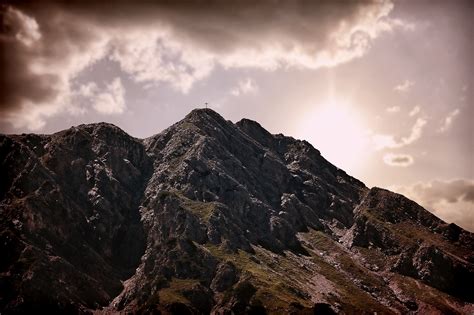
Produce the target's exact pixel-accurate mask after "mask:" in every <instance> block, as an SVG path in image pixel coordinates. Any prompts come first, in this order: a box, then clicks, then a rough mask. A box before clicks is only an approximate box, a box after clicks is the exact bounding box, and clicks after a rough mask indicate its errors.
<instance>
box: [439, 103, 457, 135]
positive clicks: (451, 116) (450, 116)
mask: <svg viewBox="0 0 474 315" xmlns="http://www.w3.org/2000/svg"><path fill="white" fill-rule="evenodd" d="M460 112H461V111H460V110H459V109H458V108H456V109H455V110H453V111H452V112H450V113H449V114H448V116H446V118H445V119H444V121H443V125H442V126H441V127H440V128H439V129H438V132H440V133H443V132H446V131H448V130H449V129H450V128H451V125H452V124H453V121H454V119H455V118H456V116H458V115H459V113H460Z"/></svg>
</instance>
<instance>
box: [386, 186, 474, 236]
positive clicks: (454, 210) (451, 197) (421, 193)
mask: <svg viewBox="0 0 474 315" xmlns="http://www.w3.org/2000/svg"><path fill="white" fill-rule="evenodd" d="M390 188H391V189H392V190H394V191H396V192H399V193H401V194H404V195H405V196H407V197H409V198H411V199H413V200H415V201H416V202H418V203H420V204H421V205H422V206H423V207H425V208H427V209H428V210H430V211H431V212H433V213H434V214H436V215H437V216H439V217H440V218H441V219H443V220H445V221H446V222H454V223H456V224H458V225H460V226H462V227H464V228H465V229H468V230H469V231H471V232H474V180H469V179H453V180H433V181H430V182H420V183H416V184H413V185H409V186H394V187H390Z"/></svg>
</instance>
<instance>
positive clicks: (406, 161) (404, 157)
mask: <svg viewBox="0 0 474 315" xmlns="http://www.w3.org/2000/svg"><path fill="white" fill-rule="evenodd" d="M383 161H384V162H385V164H387V165H390V166H399V167H407V166H410V165H412V164H413V163H414V159H413V157H412V156H411V155H408V154H394V153H388V154H385V156H384V157H383Z"/></svg>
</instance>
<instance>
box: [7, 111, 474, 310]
mask: <svg viewBox="0 0 474 315" xmlns="http://www.w3.org/2000/svg"><path fill="white" fill-rule="evenodd" d="M0 156H1V157H2V159H1V160H2V165H1V167H0V176H1V177H2V178H5V179H7V180H5V181H4V180H2V185H1V186H0V199H1V200H2V201H1V204H0V207H1V222H0V224H1V225H0V226H1V232H0V233H1V234H0V241H1V242H0V244H2V245H1V246H2V248H1V249H2V252H6V253H8V255H7V258H6V259H5V260H4V262H3V263H2V266H1V269H0V272H1V276H0V284H1V285H0V293H1V294H0V296H1V298H0V310H3V311H4V312H6V313H8V312H11V313H15V312H27V311H35V310H38V309H41V310H44V309H48V310H51V311H52V312H66V311H73V312H80V313H87V312H92V311H94V312H105V313H107V312H138V313H140V312H145V313H148V312H161V313H180V314H181V313H219V314H220V313H223V314H226V313H230V312H234V313H252V312H253V313H265V312H266V313H311V312H316V313H317V312H321V313H323V314H324V312H326V313H331V312H342V313H353V312H369V311H370V312H380V313H409V312H412V313H417V312H418V313H423V312H435V311H438V312H444V313H461V314H462V313H469V312H472V310H473V309H474V308H473V304H472V303H473V302H474V298H473V294H472V293H471V292H470V290H469V285H468V284H469V283H470V282H471V281H472V280H474V278H473V274H474V272H473V270H474V267H473V263H474V255H473V249H474V245H473V244H474V242H473V235H472V233H469V232H467V231H464V230H463V229H461V228H460V227H458V226H456V225H454V224H446V223H444V222H443V221H442V220H440V219H438V218H437V217H435V216H434V215H432V214H431V213H429V212H428V211H426V210H425V209H423V208H422V207H421V206H419V205H418V204H416V203H415V202H413V201H410V200H408V199H406V198H405V197H403V196H401V195H399V194H395V193H392V192H389V191H387V190H384V189H381V188H376V187H374V188H368V187H366V186H365V185H364V184H363V183H362V182H361V181H359V180H357V179H355V178H353V177H351V176H349V175H348V174H347V173H346V172H344V171H343V170H341V169H339V168H337V167H336V166H334V165H332V164H331V163H329V162H328V161H327V160H325V159H324V157H322V156H321V154H320V152H319V151H318V150H317V149H315V148H313V147H312V146H311V145H310V144H309V143H308V142H306V141H301V140H296V139H294V138H291V137H286V136H284V135H281V134H278V135H272V134H270V133H269V132H268V131H266V130H265V129H264V128H263V127H262V126H261V125H260V124H259V123H258V122H255V121H251V120H248V119H242V120H241V121H239V122H237V123H235V124H233V123H232V122H230V121H227V120H225V119H224V118H222V117H221V116H220V115H219V114H217V113H216V112H214V111H213V110H210V109H197V110H193V111H192V112H191V113H189V114H188V115H187V116H186V117H185V118H184V119H183V120H181V121H179V122H177V123H176V124H174V125H172V126H170V127H169V128H167V129H165V130H164V131H162V132H161V133H159V134H156V135H154V136H151V137H148V138H145V139H137V138H133V137H131V136H129V135H128V134H127V133H125V132H124V131H123V130H121V129H120V128H119V127H116V126H114V125H111V124H107V123H97V124H89V125H80V126H77V127H72V128H70V129H67V130H64V131H61V132H58V133H55V134H52V135H17V136H5V135H2V136H0ZM51 283H52V284H55V285H56V286H57V288H54V289H52V290H49V291H47V290H45V288H46V287H49V285H50V284H51ZM63 286H65V289H64V290H63V289H62V287H63ZM84 288H88V289H84Z"/></svg>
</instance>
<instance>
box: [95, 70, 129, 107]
mask: <svg viewBox="0 0 474 315" xmlns="http://www.w3.org/2000/svg"><path fill="white" fill-rule="evenodd" d="M124 96H125V90H124V88H123V85H122V81H121V80H120V78H115V79H114V80H113V81H112V82H110V83H109V84H107V86H106V88H105V90H104V91H103V92H100V93H97V94H96V95H91V96H90V99H91V101H93V102H94V103H93V105H92V106H93V107H94V109H95V110H96V111H97V112H99V113H101V114H121V113H123V111H124V110H125V107H126V106H125V97H124Z"/></svg>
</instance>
